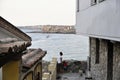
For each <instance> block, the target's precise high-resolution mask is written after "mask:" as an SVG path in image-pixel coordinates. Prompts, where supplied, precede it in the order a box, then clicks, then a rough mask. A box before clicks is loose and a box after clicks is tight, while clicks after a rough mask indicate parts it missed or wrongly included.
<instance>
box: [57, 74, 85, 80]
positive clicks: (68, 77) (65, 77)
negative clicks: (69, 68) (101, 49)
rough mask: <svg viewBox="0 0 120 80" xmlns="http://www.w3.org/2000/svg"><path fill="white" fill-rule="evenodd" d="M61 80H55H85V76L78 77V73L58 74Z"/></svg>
mask: <svg viewBox="0 0 120 80" xmlns="http://www.w3.org/2000/svg"><path fill="white" fill-rule="evenodd" d="M59 76H60V77H61V79H57V80H85V76H84V75H83V76H80V74H79V73H63V74H59Z"/></svg>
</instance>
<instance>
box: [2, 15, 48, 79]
mask: <svg viewBox="0 0 120 80" xmlns="http://www.w3.org/2000/svg"><path fill="white" fill-rule="evenodd" d="M30 45H31V37H29V36H28V35H26V34H25V33H24V32H22V31H21V30H19V29H18V28H16V27H15V26H14V25H12V24H11V23H9V22H8V21H6V20H5V19H4V18H2V17H1V16H0V80H41V79H42V58H43V57H44V56H45V54H46V51H43V50H42V49H27V47H29V46H30Z"/></svg>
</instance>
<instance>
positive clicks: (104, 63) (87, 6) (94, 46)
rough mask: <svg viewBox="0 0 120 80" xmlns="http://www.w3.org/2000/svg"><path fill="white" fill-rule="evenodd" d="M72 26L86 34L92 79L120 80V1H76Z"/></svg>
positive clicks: (79, 32)
mask: <svg viewBox="0 0 120 80" xmlns="http://www.w3.org/2000/svg"><path fill="white" fill-rule="evenodd" d="M76 4H77V7H76V8H77V9H76V28H77V33H78V34H80V35H86V36H89V40H90V42H89V43H90V59H89V62H90V64H89V71H90V73H91V77H92V80H120V0H77V3H76Z"/></svg>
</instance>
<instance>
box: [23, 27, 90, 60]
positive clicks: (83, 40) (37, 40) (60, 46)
mask: <svg viewBox="0 0 120 80" xmlns="http://www.w3.org/2000/svg"><path fill="white" fill-rule="evenodd" d="M22 30H23V31H24V32H29V31H34V30H33V29H32V30H31V29H22ZM27 34H28V35H29V36H30V37H31V38H32V46H31V47H30V48H41V49H43V50H46V51H47V55H46V56H45V57H44V60H47V61H49V60H51V59H52V57H57V58H58V57H59V52H60V51H62V52H63V59H74V60H86V59H87V56H88V53H89V41H88V37H85V36H81V35H76V34H43V33H27Z"/></svg>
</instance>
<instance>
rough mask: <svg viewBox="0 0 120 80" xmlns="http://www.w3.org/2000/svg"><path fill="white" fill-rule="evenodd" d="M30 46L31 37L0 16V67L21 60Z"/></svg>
mask: <svg viewBox="0 0 120 80" xmlns="http://www.w3.org/2000/svg"><path fill="white" fill-rule="evenodd" d="M30 45H31V37H29V36H28V35H27V34H25V33H24V32H22V31H21V30H19V29H18V28H16V27H15V26H14V25H12V24H11V23H9V22H8V21H6V20H5V19H4V18H2V17H1V16H0V67H1V66H3V65H4V64H6V63H7V62H9V61H11V60H18V59H21V56H22V55H23V52H24V51H25V50H26V49H27V47H28V46H30Z"/></svg>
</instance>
